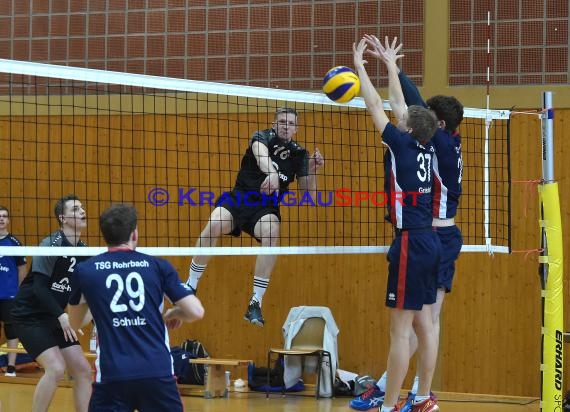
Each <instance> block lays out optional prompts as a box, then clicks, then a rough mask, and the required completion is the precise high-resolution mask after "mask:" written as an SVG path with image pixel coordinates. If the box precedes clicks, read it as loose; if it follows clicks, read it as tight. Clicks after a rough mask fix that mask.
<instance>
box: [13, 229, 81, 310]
mask: <svg viewBox="0 0 570 412" xmlns="http://www.w3.org/2000/svg"><path fill="white" fill-rule="evenodd" d="M40 246H74V245H72V244H71V243H70V242H69V240H68V239H67V237H65V234H64V233H63V232H62V231H61V230H58V231H57V232H54V233H52V234H51V235H49V236H48V237H46V238H45V239H44V240H42V241H41V242H40ZM77 246H86V245H85V243H83V242H82V241H79V242H78V243H77ZM87 258H88V256H77V257H76V256H34V258H33V259H32V267H31V269H30V271H29V273H28V275H27V276H26V277H25V278H24V280H23V281H22V284H21V285H20V289H19V290H18V294H17V295H16V298H15V300H14V306H13V308H12V311H11V314H12V317H14V318H15V319H22V320H24V321H26V320H27V321H33V320H36V319H37V320H41V319H50V318H53V314H51V313H50V312H49V311H48V310H47V309H46V306H45V304H44V303H42V302H41V300H40V299H39V297H38V296H37V295H36V294H35V293H34V290H33V286H34V276H41V275H43V276H47V277H49V278H50V279H49V283H48V285H49V291H50V294H51V296H53V298H54V299H55V300H56V301H57V303H58V305H59V306H60V307H61V309H62V310H63V309H65V307H66V306H67V302H68V300H69V296H70V294H71V281H70V277H71V275H72V274H73V271H74V270H75V265H76V264H77V263H79V262H81V261H83V260H85V259H87Z"/></svg>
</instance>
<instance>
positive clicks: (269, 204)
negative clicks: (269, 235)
mask: <svg viewBox="0 0 570 412" xmlns="http://www.w3.org/2000/svg"><path fill="white" fill-rule="evenodd" d="M220 206H221V207H223V208H224V209H227V210H228V211H229V212H230V213H231V214H232V217H233V218H234V228H233V230H232V231H231V232H230V233H226V234H227V235H232V236H239V235H241V232H242V231H244V232H245V233H247V234H248V235H250V236H251V237H253V238H255V239H256V240H257V241H258V242H259V241H260V239H258V238H257V237H255V225H256V224H257V222H258V221H259V219H261V218H262V217H263V216H265V215H275V216H277V219H279V221H280V222H281V214H280V213H279V202H278V201H275V198H274V197H271V196H264V195H262V194H261V193H258V192H242V191H239V190H232V191H231V192H226V193H224V194H223V195H222V196H220V197H219V198H218V199H217V200H216V207H220Z"/></svg>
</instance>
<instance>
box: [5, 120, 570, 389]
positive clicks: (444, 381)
mask: <svg viewBox="0 0 570 412" xmlns="http://www.w3.org/2000/svg"><path fill="white" fill-rule="evenodd" d="M75 117H76V118H75V119H73V121H70V120H69V119H65V118H64V121H62V122H61V123H60V124H58V125H53V124H50V122H49V119H48V118H40V119H39V121H40V123H43V124H39V125H37V126H35V128H34V127H32V126H31V124H28V123H26V124H25V125H23V126H22V127H14V123H13V124H12V130H13V134H12V137H13V138H12V139H10V140H2V142H1V143H2V144H3V145H4V144H6V145H7V146H6V147H8V148H9V150H10V153H11V160H10V168H9V169H8V170H9V173H10V175H11V179H12V182H11V183H8V182H7V181H6V179H0V190H1V191H2V192H3V193H12V197H11V198H10V207H11V209H12V211H13V212H14V211H17V212H19V214H20V215H24V216H35V215H42V216H44V217H42V218H39V219H37V220H34V221H33V222H34V223H33V226H34V227H33V228H31V227H30V224H29V223H26V222H17V221H14V222H13V229H14V232H15V233H19V232H20V233H25V232H26V231H28V230H29V231H30V232H33V233H42V234H44V233H45V234H47V233H48V232H49V231H51V230H53V228H54V224H55V220H53V218H48V217H45V210H50V211H51V209H52V207H53V201H54V199H55V198H56V197H57V196H58V195H59V194H60V193H62V192H66V191H74V192H77V193H78V194H79V196H81V197H82V198H84V199H89V200H88V201H86V205H87V210H88V213H89V216H90V218H91V221H90V224H89V234H91V235H93V236H96V234H97V232H98V228H97V223H96V216H97V215H98V214H99V212H100V211H101V210H100V209H102V208H103V207H106V205H107V204H108V203H110V202H111V201H119V200H121V199H122V198H123V196H125V197H129V198H131V197H134V198H136V199H138V204H137V206H138V208H139V212H140V213H141V214H142V215H144V216H145V217H146V218H147V219H148V218H155V219H157V222H158V223H152V222H150V221H148V222H147V224H146V225H145V226H144V227H141V232H142V233H154V234H156V235H158V237H159V240H158V241H157V242H156V243H157V245H158V244H160V245H161V246H164V245H166V244H172V243H170V242H174V241H176V242H178V241H180V242H181V244H184V245H188V246H192V245H193V244H194V241H195V237H196V235H197V233H199V231H200V230H201V224H200V223H199V222H203V221H204V220H205V219H207V217H208V215H209V212H210V210H208V208H200V209H198V208H190V207H181V208H177V210H176V211H175V212H174V214H173V215H168V216H166V215H165V213H166V212H165V211H164V210H160V208H156V207H153V206H150V205H148V204H146V203H145V199H146V198H145V196H146V192H145V190H146V189H148V187H149V185H153V184H159V183H161V182H162V181H163V180H164V179H166V180H167V181H168V187H169V188H170V189H174V188H176V187H189V186H190V185H192V184H193V183H192V182H196V181H199V182H201V184H203V185H204V187H208V185H210V184H211V185H215V186H218V187H220V186H227V187H228V188H230V187H231V186H232V185H233V181H234V179H235V171H237V169H238V167H239V161H240V159H241V154H242V152H243V148H244V146H245V144H246V140H245V138H244V137H243V136H248V135H249V134H250V133H251V131H250V130H249V129H248V126H247V124H246V122H233V123H232V122H230V123H229V124H230V125H232V127H233V126H235V127H236V129H235V130H233V131H232V130H225V129H224V127H225V126H220V125H218V123H217V121H216V120H215V119H206V118H200V119H191V120H189V119H187V118H184V119H182V118H176V117H175V116H165V117H164V118H163V121H157V120H156V119H154V120H150V119H145V118H141V117H133V118H129V119H126V118H122V119H121V118H118V117H108V116H107V117H104V118H96V117H94V116H88V117H86V118H85V119H81V118H78V116H75ZM36 120H38V119H36ZM68 120H69V121H68ZM267 120H268V119H266V118H262V119H259V120H258V121H259V122H260V123H259V127H265V125H266V124H268V122H267ZM17 121H18V120H12V122H17ZM23 121H25V120H23ZM351 121H353V119H351V118H350V116H348V117H340V118H335V119H334V122H338V124H340V123H342V124H343V126H342V127H341V128H340V127H339V128H338V132H336V133H338V134H337V135H333V136H324V135H321V134H319V133H320V131H319V130H315V142H316V144H323V145H327V146H328V147H329V148H330V151H329V153H328V154H327V161H334V159H335V158H341V157H342V156H340V154H339V153H335V151H338V150H340V148H341V146H340V145H338V146H335V145H334V142H335V139H347V138H351V139H356V137H355V136H354V135H352V136H347V135H345V133H347V132H346V130H347V129H348V127H347V123H348V124H349V125H350V122H351ZM125 122H126V123H127V124H128V125H129V128H131V129H132V128H133V127H132V125H133V124H137V125H140V128H141V129H142V128H148V129H149V130H154V131H155V133H156V136H158V138H157V139H156V140H150V139H145V140H144V145H143V144H141V139H140V138H141V136H142V134H139V133H142V132H136V131H135V132H132V133H131V134H130V135H129V134H127V135H125V134H124V133H123V134H121V141H120V147H121V150H120V151H117V150H116V149H117V147H118V143H117V140H116V139H117V138H118V135H115V134H114V132H113V131H110V132H108V131H105V130H104V129H103V128H101V129H95V128H92V127H84V126H83V125H92V126H93V125H97V124H99V125H105V126H106V127H108V126H113V128H115V129H119V128H121V124H125ZM568 122H570V111H559V112H557V114H556V126H555V132H556V160H557V164H556V169H555V170H556V176H557V177H558V181H559V184H560V188H559V189H560V194H561V204H562V218H563V222H567V221H568V219H569V218H570V216H569V213H570V212H569V211H568V208H566V207H565V205H566V200H567V198H568V192H569V189H570V187H569V186H570V182H569V181H568V177H567V176H568V175H569V173H570V164H569V163H568V162H567V161H566V158H567V156H566V155H567V154H568V151H570V146H569V144H568V143H567V142H569V141H570V131H568V130H565V128H564V126H565V125H566V123H568ZM8 127H9V125H8V121H7V119H6V118H2V119H0V132H1V135H2V136H6V133H5V131H6V128H8ZM38 128H39V129H40V130H36V129H38ZM172 128H174V129H176V130H179V131H181V130H184V131H185V130H193V131H191V132H190V134H189V135H188V136H187V135H186V134H185V133H186V132H184V133H177V132H175V131H174V132H173V131H172ZM566 129H568V128H566ZM200 130H209V131H210V133H209V134H210V135H211V136H215V133H212V131H215V132H216V133H218V134H220V135H234V136H240V137H239V140H238V138H237V137H236V138H235V139H234V138H230V137H228V138H225V139H218V138H210V139H209V140H208V145H207V150H206V151H205V152H204V153H200V154H196V153H189V152H188V150H187V147H188V145H191V144H192V139H196V138H198V136H199V134H200ZM539 130H540V127H539V124H538V122H537V119H536V117H530V116H516V117H514V118H513V120H512V129H511V147H512V158H511V165H512V179H513V180H517V181H518V180H521V181H523V180H536V179H538V178H539V177H540V173H541V172H540V148H541V146H540V135H539ZM30 136H38V137H37V139H32V138H31V137H30ZM373 138H374V136H367V137H366V139H373ZM74 139H76V140H74ZM60 141H61V142H65V143H66V144H65V145H64V146H63V148H61V147H60V146H59V145H58V142H60ZM74 141H78V142H82V143H83V142H85V144H86V145H85V146H80V145H73V144H71V142H74ZM344 141H346V140H344ZM369 143H370V144H372V143H373V140H370V142H369ZM342 147H345V148H346V146H342ZM308 148H309V149H310V150H312V149H313V148H312V147H308ZM145 149H153V150H152V151H150V150H145ZM174 149H175V150H177V152H174ZM348 150H352V151H354V153H352V154H351V156H352V157H353V158H355V159H357V158H358V159H360V160H363V161H364V164H363V165H362V166H361V167H364V168H366V169H367V170H368V174H371V175H373V174H374V173H378V174H379V176H378V177H379V178H380V177H381V176H380V173H381V170H382V168H381V167H379V166H378V165H377V164H373V163H372V160H373V159H374V157H373V156H372V154H371V152H367V151H362V150H361V148H360V147H358V146H354V147H351V148H350V149H348ZM49 159H61V160H62V161H63V162H67V163H64V167H62V168H61V169H60V170H54V168H53V167H49V165H48V163H47V160H49ZM71 159H73V162H72V161H71ZM189 164H192V165H193V166H194V165H196V164H199V165H200V168H201V170H200V171H196V170H195V166H194V167H192V169H193V170H187V169H188V167H187V166H188V165H189ZM342 167H347V168H349V169H347V170H350V167H354V165H351V164H349V163H347V164H343V165H342ZM172 168H176V169H175V170H176V173H173V170H172ZM208 169H211V170H208ZM216 170H219V172H216ZM338 170H340V169H338V168H335V173H340V172H339V171H338ZM72 172H73V174H75V175H76V176H80V177H81V178H82V179H84V181H85V182H86V183H84V184H82V185H73V183H72V182H69V181H67V180H66V176H68V175H69V174H71V173H72ZM48 176H49V177H50V179H47V178H46V177H48ZM321 177H322V178H323V179H324V180H323V181H325V182H327V186H328V187H333V186H335V185H336V186H338V187H342V185H343V184H351V183H353V184H356V185H363V186H362V187H363V189H364V190H368V186H366V185H367V184H368V183H367V182H347V181H346V179H343V176H342V175H337V176H330V175H326V174H323V175H322V176H321ZM54 179H55V180H54ZM97 181H102V182H109V183H110V186H109V188H108V189H104V188H97V186H96V185H94V184H93V185H92V184H90V182H97ZM129 182H133V183H137V184H139V185H134V186H132V189H131V188H129V189H125V190H128V191H133V192H132V193H131V192H122V190H123V189H122V186H121V183H129ZM10 185H11V186H10ZM511 190H512V199H513V200H512V210H513V220H512V231H513V248H514V249H515V250H516V251H522V250H527V249H535V248H537V247H538V245H539V236H538V233H539V232H538V223H537V220H538V214H537V202H538V200H537V196H536V184H533V183H514V184H513V185H512V189H511ZM30 197H31V198H34V197H35V198H37V199H36V200H31V199H30ZM94 200H98V201H94ZM0 203H2V201H0ZM203 209H204V210H203ZM289 209H291V208H289ZM40 211H41V212H40ZM285 213H286V214H289V218H288V219H289V220H296V219H299V220H301V221H306V220H311V219H315V220H316V221H317V223H310V224H302V225H291V226H289V225H285V227H284V233H286V234H287V235H288V236H295V235H297V236H298V237H299V238H304V237H306V236H307V235H308V234H311V233H314V231H315V230H318V231H323V230H324V233H328V234H330V237H331V240H330V244H334V239H332V238H333V236H332V235H333V232H331V231H330V229H328V228H327V223H326V222H327V221H331V220H333V219H335V220H339V219H342V218H343V214H344V213H350V211H349V210H338V209H337V208H319V209H318V210H315V209H311V208H307V209H299V210H291V211H289V210H287V211H286V212H285ZM377 213H378V216H374V217H371V219H372V218H373V219H376V220H379V221H380V220H381V219H378V218H379V217H380V216H381V214H382V213H383V211H382V210H379V211H377ZM26 225H28V226H26ZM297 226H298V227H297ZM380 226H381V227H378V230H379V231H383V230H385V227H384V226H385V225H384V224H383V223H382V224H381V225H380ZM352 230H355V231H357V230H359V229H358V227H356V229H355V228H352ZM366 230H370V229H366ZM295 231H298V232H297V233H295ZM334 235H336V236H342V235H344V236H350V235H351V232H350V231H347V232H345V233H341V232H339V233H335V234H334ZM173 239H174V240H173ZM37 240H39V239H37ZM222 244H234V243H232V241H229V240H224V241H223V242H222ZM145 246H155V244H148V245H145ZM568 247H569V246H568V242H567V244H566V245H565V252H566V253H568ZM170 260H171V261H172V262H173V263H174V264H175V266H176V267H177V269H178V270H179V271H180V273H181V277H182V278H184V279H185V278H186V274H187V270H188V266H189V261H190V260H189V257H178V258H170ZM254 261H255V257H253V256H232V257H214V258H213V259H212V261H211V263H210V265H209V266H208V269H207V271H206V274H205V276H204V278H203V280H202V281H201V283H200V288H199V297H200V299H201V300H202V301H203V303H204V306H205V307H206V317H205V319H204V320H203V321H201V322H198V323H196V324H192V325H188V326H185V327H183V328H182V329H180V330H177V331H173V332H172V334H171V343H172V344H176V343H177V342H179V341H181V340H183V339H185V338H197V339H199V340H201V341H203V342H204V344H205V345H206V347H207V348H208V350H209V351H210V353H211V354H212V355H214V356H216V357H240V358H244V357H245V358H251V359H253V360H254V361H255V362H256V364H264V362H265V359H266V358H265V356H266V350H267V348H268V347H269V346H270V345H276V344H280V343H281V342H282V338H281V325H282V322H283V320H284V319H285V317H286V315H287V312H288V310H289V308H290V307H292V306H295V305H326V306H329V307H330V308H331V309H332V312H333V314H334V316H335V319H336V321H337V323H338V325H339V327H340V331H341V332H340V335H339V354H340V366H341V367H342V368H343V369H347V370H351V371H355V372H357V373H368V374H372V375H374V376H378V375H379V374H380V373H381V372H382V371H383V370H384V368H385V363H386V355H387V351H388V344H389V335H388V332H389V331H388V313H387V310H386V309H385V307H384V303H383V302H384V293H385V279H386V272H387V263H386V259H385V255H347V256H344V255H330V256H327V255H315V256H310V255H309V256H303V255H300V256H281V257H279V259H278V262H277V266H276V269H275V271H274V274H273V277H272V281H271V285H270V287H269V290H268V292H267V294H266V298H265V300H264V307H263V311H264V316H265V318H266V326H265V327H264V328H257V327H253V326H250V325H248V324H247V323H246V322H245V321H244V320H243V319H242V318H243V314H244V312H245V309H246V305H247V302H248V299H249V297H250V295H251V290H252V269H253V266H254ZM565 286H567V282H565ZM540 310H541V309H540V283H539V279H538V276H537V261H536V253H534V254H533V253H530V254H528V255H525V254H524V253H513V254H511V255H507V256H505V255H496V256H487V255H486V254H480V253H479V254H476V253H464V254H462V255H461V257H460V259H459V262H458V267H457V279H456V282H455V284H454V290H453V292H452V293H451V294H450V295H448V296H447V298H446V303H445V306H444V311H443V316H442V337H441V348H440V364H439V380H440V383H441V385H440V386H441V387H439V388H437V389H440V390H445V391H454V392H480V393H495V394H506V395H523V396H538V395H539V391H540V389H539V362H540V317H541V313H540ZM565 312H566V315H567V316H566V319H569V316H568V310H566V311H565ZM566 323H568V322H566ZM566 363H567V366H568V362H566ZM412 368H413V364H412ZM408 382H409V380H408Z"/></svg>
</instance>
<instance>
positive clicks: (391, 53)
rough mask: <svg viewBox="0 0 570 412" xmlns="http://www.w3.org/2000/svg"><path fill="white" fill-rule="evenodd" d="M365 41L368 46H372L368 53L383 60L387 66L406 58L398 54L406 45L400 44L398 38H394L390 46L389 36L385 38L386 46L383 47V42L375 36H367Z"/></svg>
mask: <svg viewBox="0 0 570 412" xmlns="http://www.w3.org/2000/svg"><path fill="white" fill-rule="evenodd" d="M364 40H365V41H366V44H368V45H369V46H370V49H367V50H366V53H368V54H370V55H371V56H374V57H376V58H377V59H380V60H382V61H383V62H384V63H386V64H387V65H388V64H397V61H398V60H399V59H401V58H402V57H404V56H405V55H404V54H398V53H399V52H400V50H401V49H402V47H403V46H404V45H403V44H402V43H400V44H398V38H397V37H394V38H393V39H392V43H391V44H390V41H389V40H388V36H386V37H385V38H384V45H382V42H380V40H379V39H378V37H376V36H374V35H370V34H365V35H364Z"/></svg>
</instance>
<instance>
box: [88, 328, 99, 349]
mask: <svg viewBox="0 0 570 412" xmlns="http://www.w3.org/2000/svg"><path fill="white" fill-rule="evenodd" d="M89 351H90V352H96V351H97V326H95V324H93V329H92V330H91V338H89Z"/></svg>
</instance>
